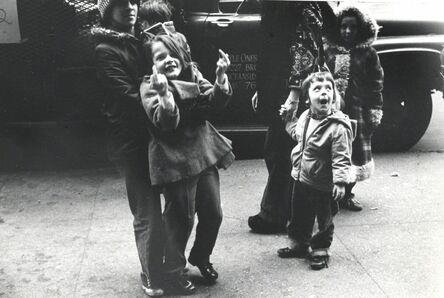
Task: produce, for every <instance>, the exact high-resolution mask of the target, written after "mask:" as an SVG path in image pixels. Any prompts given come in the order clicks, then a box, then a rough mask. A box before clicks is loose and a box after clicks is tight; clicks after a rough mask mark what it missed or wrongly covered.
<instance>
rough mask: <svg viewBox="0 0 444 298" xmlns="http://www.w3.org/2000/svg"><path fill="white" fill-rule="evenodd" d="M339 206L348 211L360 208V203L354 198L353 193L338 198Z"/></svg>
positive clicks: (359, 209)
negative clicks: (340, 198)
mask: <svg viewBox="0 0 444 298" xmlns="http://www.w3.org/2000/svg"><path fill="white" fill-rule="evenodd" d="M339 207H341V208H342V209H347V210H350V211H361V210H362V204H361V203H360V202H359V201H358V200H357V199H355V195H354V194H351V195H350V196H348V197H345V198H343V199H342V200H339Z"/></svg>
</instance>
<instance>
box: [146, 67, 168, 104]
mask: <svg viewBox="0 0 444 298" xmlns="http://www.w3.org/2000/svg"><path fill="white" fill-rule="evenodd" d="M150 82H151V88H152V89H154V90H156V91H157V93H158V94H159V96H160V97H165V95H166V94H167V92H168V80H167V78H166V76H165V75H164V74H162V73H158V72H157V68H156V66H155V65H153V74H152V75H151V77H150Z"/></svg>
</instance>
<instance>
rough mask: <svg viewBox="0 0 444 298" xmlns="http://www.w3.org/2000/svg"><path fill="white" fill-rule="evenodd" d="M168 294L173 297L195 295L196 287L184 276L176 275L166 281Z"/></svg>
mask: <svg viewBox="0 0 444 298" xmlns="http://www.w3.org/2000/svg"><path fill="white" fill-rule="evenodd" d="M165 286H166V287H167V290H168V294H173V295H192V294H194V293H196V287H195V286H194V284H193V283H192V282H191V281H189V280H188V279H187V278H186V277H185V276H184V275H182V274H176V275H174V277H172V278H169V279H168V280H167V281H166V284H165Z"/></svg>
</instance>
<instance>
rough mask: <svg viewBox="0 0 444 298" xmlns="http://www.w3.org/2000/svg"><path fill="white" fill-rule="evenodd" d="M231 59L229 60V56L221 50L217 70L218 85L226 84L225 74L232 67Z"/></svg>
mask: <svg viewBox="0 0 444 298" xmlns="http://www.w3.org/2000/svg"><path fill="white" fill-rule="evenodd" d="M230 64H231V62H230V59H229V58H228V55H227V54H225V53H224V51H222V50H220V49H219V60H218V61H217V68H216V81H217V83H218V84H220V85H222V84H223V83H225V76H224V75H225V72H226V71H227V69H228V67H230Z"/></svg>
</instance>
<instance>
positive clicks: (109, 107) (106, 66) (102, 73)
mask: <svg viewBox="0 0 444 298" xmlns="http://www.w3.org/2000/svg"><path fill="white" fill-rule="evenodd" d="M91 33H92V35H93V37H94V38H95V40H96V43H97V46H96V50H95V65H96V69H97V77H98V79H99V81H100V82H101V84H102V86H103V89H104V91H105V94H106V98H105V102H104V107H103V111H104V114H105V116H106V118H107V121H108V124H109V125H108V126H109V131H108V134H109V139H110V144H109V145H110V146H109V153H110V158H111V159H117V160H118V159H122V158H128V157H131V156H133V155H134V154H139V153H141V152H146V151H147V148H148V138H149V133H148V130H147V129H146V127H147V123H148V121H147V120H148V119H147V117H146V115H145V112H144V110H143V107H142V105H141V101H140V96H139V86H140V81H141V77H142V76H143V74H144V73H145V71H146V63H145V59H144V56H143V51H142V47H141V43H140V41H139V40H138V39H137V38H135V37H134V36H133V35H131V34H128V33H120V32H116V31H113V30H110V29H105V28H93V29H92V30H91Z"/></svg>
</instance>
